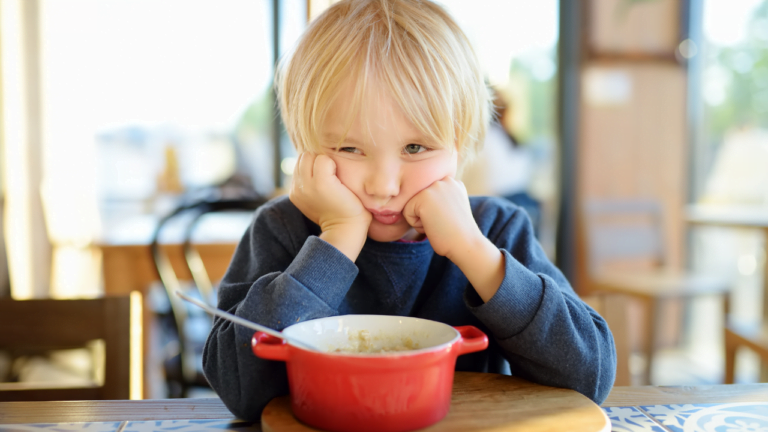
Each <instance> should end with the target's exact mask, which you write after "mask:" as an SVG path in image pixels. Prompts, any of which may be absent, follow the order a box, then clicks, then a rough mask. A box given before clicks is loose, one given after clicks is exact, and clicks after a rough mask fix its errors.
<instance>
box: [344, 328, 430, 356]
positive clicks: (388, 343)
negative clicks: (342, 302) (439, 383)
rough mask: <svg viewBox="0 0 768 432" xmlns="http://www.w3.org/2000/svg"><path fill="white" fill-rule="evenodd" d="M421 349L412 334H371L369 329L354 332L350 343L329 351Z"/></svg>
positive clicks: (377, 352)
mask: <svg viewBox="0 0 768 432" xmlns="http://www.w3.org/2000/svg"><path fill="white" fill-rule="evenodd" d="M415 349H419V344H418V343H416V342H414V341H413V338H412V337H411V336H403V335H391V334H387V333H379V334H378V335H376V336H371V332H370V331H368V330H360V331H358V332H353V333H352V334H351V335H350V336H349V343H348V344H346V345H344V346H340V347H337V348H335V349H332V350H329V352H337V353H338V352H342V353H352V354H381V353H388V352H401V351H412V350H415Z"/></svg>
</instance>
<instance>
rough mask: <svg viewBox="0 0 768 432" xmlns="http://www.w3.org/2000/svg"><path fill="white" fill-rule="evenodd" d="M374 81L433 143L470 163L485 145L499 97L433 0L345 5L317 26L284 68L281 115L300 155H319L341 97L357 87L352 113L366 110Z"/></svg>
mask: <svg viewBox="0 0 768 432" xmlns="http://www.w3.org/2000/svg"><path fill="white" fill-rule="evenodd" d="M372 79H373V80H376V81H378V82H379V83H381V84H383V85H384V86H385V87H384V88H386V89H387V90H389V92H390V94H391V95H392V97H393V99H394V100H395V102H396V103H397V104H398V105H399V107H400V109H401V110H402V112H403V113H404V114H405V116H406V117H407V118H408V119H409V120H410V121H411V123H413V125H414V126H415V127H416V128H417V129H418V130H419V131H420V132H421V133H422V134H424V135H425V136H426V137H427V138H430V139H432V140H434V142H436V143H442V144H450V143H454V144H455V146H456V150H458V152H459V154H460V155H461V156H462V161H466V160H467V159H469V158H471V156H472V155H474V154H475V153H476V151H477V150H478V149H479V147H480V146H481V145H482V142H483V139H484V137H485V130H486V126H487V124H488V120H489V118H490V112H491V109H490V106H491V100H492V98H491V96H490V92H489V91H488V88H487V86H486V84H485V81H484V79H483V76H482V72H481V70H480V67H479V64H478V61H477V56H476V55H475V53H474V50H473V49H472V46H471V45H470V43H469V40H468V39H467V37H466V35H465V34H464V33H463V32H462V31H461V29H460V28H459V26H458V25H457V24H456V22H455V21H454V20H453V19H452V18H451V17H450V16H449V15H448V13H447V12H445V11H444V10H443V9H442V8H441V7H440V6H438V5H436V4H434V3H432V2H430V1H427V0H344V1H341V2H339V3H336V4H335V5H333V6H331V7H330V8H329V9H328V10H326V11H325V12H324V13H323V14H321V15H320V16H319V17H317V18H316V19H315V20H314V21H313V22H312V23H310V25H309V27H308V28H307V29H306V31H305V32H304V34H303V35H302V37H301V38H300V40H299V42H298V45H297V46H296V48H295V49H294V51H293V53H292V54H291V55H288V56H287V57H285V58H284V59H282V60H281V62H280V65H279V68H278V73H277V76H276V78H275V86H276V89H277V92H278V98H279V101H280V110H281V115H282V118H283V123H284V124H285V127H286V129H287V131H288V135H289V137H290V139H291V141H292V142H293V144H294V146H295V147H296V150H297V151H299V152H302V151H307V150H309V151H315V152H317V151H319V148H320V133H321V131H322V125H323V122H324V120H325V117H326V115H327V112H328V108H329V106H330V105H331V103H332V102H333V100H334V97H335V95H336V94H338V93H339V91H340V89H341V88H342V86H344V85H346V84H347V83H350V82H351V83H352V84H353V85H354V86H355V87H354V88H355V97H354V100H353V101H352V102H351V103H352V104H353V105H352V110H350V112H359V111H360V107H361V105H362V99H363V95H364V94H365V92H366V87H367V84H368V81H369V80H372ZM350 125H351V119H350Z"/></svg>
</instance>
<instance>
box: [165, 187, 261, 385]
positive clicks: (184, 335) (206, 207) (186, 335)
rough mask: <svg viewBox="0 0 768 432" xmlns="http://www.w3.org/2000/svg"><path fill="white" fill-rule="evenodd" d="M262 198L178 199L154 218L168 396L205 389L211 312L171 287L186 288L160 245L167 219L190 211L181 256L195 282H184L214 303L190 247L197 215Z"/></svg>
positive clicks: (255, 203) (242, 207)
mask: <svg viewBox="0 0 768 432" xmlns="http://www.w3.org/2000/svg"><path fill="white" fill-rule="evenodd" d="M266 201H267V200H266V198H261V197H246V198H232V199H216V200H200V201H194V202H192V203H189V204H182V205H181V206H179V207H177V208H176V209H175V210H174V211H172V212H171V213H170V214H168V215H167V216H165V217H163V218H162V219H161V220H160V221H159V222H158V224H157V227H156V228H155V231H154V232H153V234H152V242H151V244H150V247H151V250H152V257H153V260H154V263H155V267H156V269H157V273H158V276H159V278H160V282H161V283H162V285H163V288H164V291H165V293H166V298H167V300H168V310H167V311H156V312H158V313H157V315H158V318H159V319H160V323H161V326H162V328H163V329H164V332H163V333H164V338H165V339H166V342H165V343H166V346H171V347H177V349H166V350H165V351H167V353H168V354H167V357H166V358H165V359H163V368H164V372H165V377H166V385H167V387H168V395H169V397H188V395H189V393H190V390H192V389H194V388H198V389H200V388H203V389H209V388H210V386H209V384H208V381H207V380H206V378H205V376H204V374H203V360H202V354H203V347H204V344H205V340H206V337H207V336H208V332H209V331H210V328H211V326H212V321H211V318H210V316H208V314H206V313H205V312H203V311H202V310H201V309H199V308H197V307H195V306H189V305H188V304H187V303H186V302H184V301H183V300H182V299H181V298H179V297H178V296H177V295H176V294H175V293H176V291H177V290H185V289H184V288H185V287H183V286H182V284H181V282H180V281H179V279H178V277H177V276H176V273H175V272H174V270H173V266H172V265H171V261H170V259H169V258H168V256H167V254H165V253H164V252H163V250H162V249H161V248H160V247H159V238H160V233H161V232H162V231H163V228H164V227H165V226H166V224H167V223H169V222H170V221H171V220H174V219H175V218H177V217H182V215H184V216H188V217H189V216H191V218H190V219H189V220H188V221H187V225H186V228H185V230H184V240H183V241H184V256H185V258H186V262H187V266H188V268H189V271H190V274H191V275H192V278H193V281H194V284H193V285H192V286H189V287H187V288H188V289H186V290H185V291H187V294H189V295H192V296H194V297H198V298H200V299H202V300H204V301H205V302H206V303H215V301H216V287H215V286H214V284H213V282H212V281H211V279H210V278H209V277H208V274H207V272H206V270H205V266H204V265H203V263H202V259H201V258H200V255H199V254H198V253H197V251H196V250H195V249H194V247H193V245H192V242H191V239H192V234H193V233H194V230H195V228H196V226H197V223H198V222H199V221H200V219H201V218H202V217H203V216H205V215H206V214H209V213H216V212H226V211H248V212H253V211H255V210H256V209H257V208H258V207H259V206H261V205H263V204H264V203H265V202H266Z"/></svg>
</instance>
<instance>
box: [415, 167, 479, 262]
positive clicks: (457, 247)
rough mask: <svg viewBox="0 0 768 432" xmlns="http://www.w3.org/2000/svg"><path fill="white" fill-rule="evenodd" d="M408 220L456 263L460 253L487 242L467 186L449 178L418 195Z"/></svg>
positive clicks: (437, 250)
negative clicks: (475, 216)
mask: <svg viewBox="0 0 768 432" xmlns="http://www.w3.org/2000/svg"><path fill="white" fill-rule="evenodd" d="M403 215H404V216H405V220H406V221H408V224H410V225H411V226H412V227H414V229H416V231H418V232H419V233H422V234H426V235H427V238H429V242H430V243H431V244H432V248H433V249H434V250H435V252H436V253H437V254H438V255H442V256H445V257H448V259H451V261H453V256H454V255H455V254H456V252H457V251H464V250H466V247H467V246H469V245H470V244H472V243H473V242H476V241H480V240H481V239H484V238H485V236H483V233H482V232H480V228H478V227H477V223H476V222H475V218H474V217H473V216H472V209H471V208H470V206H469V197H468V195H467V188H466V187H465V186H464V183H462V182H460V181H458V180H455V179H454V178H452V177H445V178H443V179H441V180H438V181H436V182H434V183H432V184H431V185H430V186H429V187H427V188H426V189H424V190H422V191H421V192H419V193H418V194H416V195H415V196H414V197H413V198H411V200H410V201H408V203H407V204H406V205H405V209H403Z"/></svg>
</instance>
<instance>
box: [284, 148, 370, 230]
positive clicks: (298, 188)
mask: <svg viewBox="0 0 768 432" xmlns="http://www.w3.org/2000/svg"><path fill="white" fill-rule="evenodd" d="M289 198H290V200H291V202H292V203H293V204H294V205H295V206H296V207H297V208H298V209H299V210H301V212H302V213H304V215H305V216H306V217H308V218H309V219H310V220H311V221H312V222H315V223H316V224H318V225H320V228H321V229H322V231H323V232H326V231H328V230H330V229H334V228H336V227H340V226H345V225H354V226H357V227H359V226H363V225H364V226H365V229H366V231H367V228H368V225H370V223H371V213H370V212H368V211H367V210H366V209H365V207H363V204H362V203H361V202H360V200H359V199H358V198H357V197H356V196H355V194H354V193H352V191H351V190H349V188H347V187H346V186H344V185H343V184H342V183H341V181H340V180H339V178H338V177H336V163H335V162H334V161H333V160H332V159H331V158H329V157H328V156H325V155H316V154H313V153H308V152H304V153H301V154H300V155H299V159H298V161H297V162H296V168H295V169H294V172H293V181H292V182H291V190H290V194H289Z"/></svg>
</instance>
